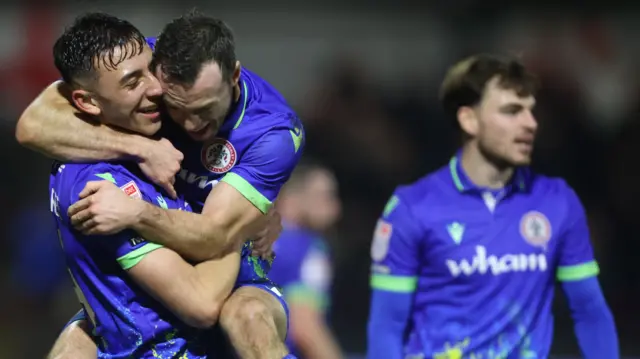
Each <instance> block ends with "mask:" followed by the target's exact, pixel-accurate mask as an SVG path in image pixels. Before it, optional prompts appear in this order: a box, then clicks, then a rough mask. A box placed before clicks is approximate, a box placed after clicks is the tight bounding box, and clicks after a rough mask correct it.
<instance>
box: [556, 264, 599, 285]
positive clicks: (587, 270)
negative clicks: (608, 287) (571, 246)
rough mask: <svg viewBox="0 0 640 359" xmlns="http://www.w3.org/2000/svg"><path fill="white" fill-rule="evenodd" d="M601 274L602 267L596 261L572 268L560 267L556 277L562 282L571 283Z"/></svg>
mask: <svg viewBox="0 0 640 359" xmlns="http://www.w3.org/2000/svg"><path fill="white" fill-rule="evenodd" d="M599 273H600V267H598V263H597V262H596V261H591V262H587V263H582V264H576V265H572V266H560V267H558V271H557V272H556V277H557V278H558V280H559V281H561V282H571V281H577V280H582V279H585V278H590V277H595V276H597V275H598V274H599Z"/></svg>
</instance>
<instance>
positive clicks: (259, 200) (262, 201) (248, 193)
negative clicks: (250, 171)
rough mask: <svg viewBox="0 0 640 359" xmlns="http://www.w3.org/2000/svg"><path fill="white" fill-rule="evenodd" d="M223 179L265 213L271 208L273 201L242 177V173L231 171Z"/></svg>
mask: <svg viewBox="0 0 640 359" xmlns="http://www.w3.org/2000/svg"><path fill="white" fill-rule="evenodd" d="M221 181H222V182H225V183H227V184H228V185H230V186H232V187H233V188H235V189H236V190H237V191H238V192H240V194H242V195H243V196H244V197H245V198H246V199H248V200H249V202H251V203H252V204H253V205H254V206H256V208H257V209H259V210H260V212H262V213H265V214H266V213H267V212H269V209H270V208H271V201H269V200H268V199H267V197H265V196H263V195H262V193H260V191H258V190H257V189H256V188H255V187H253V186H252V185H251V183H249V182H248V181H247V180H246V179H244V178H242V177H241V176H240V175H237V174H235V173H233V172H229V173H227V174H226V175H225V176H224V177H222V179H221Z"/></svg>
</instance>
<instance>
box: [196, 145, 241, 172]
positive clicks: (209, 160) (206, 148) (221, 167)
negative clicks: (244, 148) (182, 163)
mask: <svg viewBox="0 0 640 359" xmlns="http://www.w3.org/2000/svg"><path fill="white" fill-rule="evenodd" d="M237 158H238V155H237V153H236V149H235V147H233V145H232V144H231V142H229V141H227V140H226V139H224V138H215V139H213V141H211V142H207V143H205V144H204V145H203V146H202V150H201V152H200V159H201V161H202V165H203V166H204V167H205V168H206V169H207V170H209V171H210V172H213V173H225V172H227V171H229V170H230V169H231V168H232V167H233V166H234V165H235V164H236V160H237Z"/></svg>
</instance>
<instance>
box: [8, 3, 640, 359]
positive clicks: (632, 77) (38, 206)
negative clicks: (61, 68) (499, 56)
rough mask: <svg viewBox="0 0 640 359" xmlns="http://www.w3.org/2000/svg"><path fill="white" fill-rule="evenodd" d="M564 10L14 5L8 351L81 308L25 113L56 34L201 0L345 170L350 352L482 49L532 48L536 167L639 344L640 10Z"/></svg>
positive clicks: (322, 150) (341, 294) (561, 310)
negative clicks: (381, 266) (549, 179)
mask: <svg viewBox="0 0 640 359" xmlns="http://www.w3.org/2000/svg"><path fill="white" fill-rule="evenodd" d="M492 3H495V5H492ZM565 3H566V4H564V5H562V4H561V3H558V4H556V5H546V6H543V5H541V4H540V3H539V4H536V3H535V2H508V4H509V6H506V5H505V4H507V2H491V1H477V0H457V1H428V2H427V1H425V2H423V3H418V2H408V1H404V0H393V1H392V0H380V1H376V2H370V1H366V0H345V1H340V0H323V1H319V0H309V1H306V2H300V1H294V0H281V1H278V2H261V1H257V0H245V1H242V2H233V1H231V2H229V1H226V2H213V1H206V2H205V1H204V0H203V1H187V0H185V1H179V2H178V1H174V2H172V1H169V0H167V1H157V2H153V1H144V0H130V1H126V2H124V1H117V0H114V1H108V0H105V1H102V0H94V1H78V0H74V1H71V0H69V1H66V2H65V1H49V2H48V3H45V2H41V1H39V2H35V1H31V2H30V1H21V2H17V1H16V2H15V4H11V3H10V2H9V3H6V4H4V5H0V79H2V82H0V92H1V93H2V96H0V160H1V163H3V165H2V176H0V203H2V208H3V210H2V211H3V214H2V216H0V228H1V229H2V231H3V240H2V241H0V257H1V259H0V263H1V264H0V288H1V290H0V293H2V295H0V318H1V320H0V358H14V359H33V358H41V357H43V355H44V353H45V352H46V351H47V349H49V348H50V345H51V344H52V342H53V340H54V338H55V336H57V334H58V332H59V330H60V329H61V327H62V325H63V324H64V323H65V322H66V320H68V318H69V317H70V316H71V315H72V314H73V313H74V312H75V311H76V310H77V309H78V304H77V300H76V299H75V295H74V294H73V292H72V290H71V285H70V281H69V278H68V275H67V273H66V269H65V266H64V261H63V258H62V253H61V250H60V248H59V244H58V241H57V239H56V235H55V230H54V228H53V222H52V218H51V216H50V214H49V204H48V196H47V183H48V174H49V167H50V161H49V160H48V159H46V158H43V157H42V156H40V155H38V154H36V153H32V152H30V151H28V150H26V149H23V148H21V147H19V145H18V144H17V143H16V142H15V140H14V137H13V131H14V128H15V122H16V119H17V117H18V116H19V114H20V112H21V111H22V110H23V109H24V107H25V106H26V105H27V104H28V103H29V101H30V100H31V99H33V98H34V97H35V96H36V95H37V94H38V93H39V91H40V90H41V89H42V88H43V87H44V86H46V85H47V84H48V83H50V82H51V81H52V80H55V79H56V78H57V73H56V71H55V68H54V66H53V63H52V57H51V47H52V44H53V41H54V40H55V38H56V36H57V35H58V34H59V33H60V32H61V30H62V28H63V27H64V26H65V24H67V23H69V22H70V21H71V20H72V19H73V18H74V17H75V16H76V15H78V14H80V13H82V12H85V11H89V10H101V11H106V12H109V13H112V14H114V15H117V16H121V17H124V18H126V19H128V20H130V21H131V22H133V23H134V24H135V25H137V26H138V27H139V28H140V29H141V30H143V32H144V33H145V34H147V35H149V36H152V35H155V34H157V33H158V32H159V30H160V29H161V28H162V26H163V25H164V24H165V23H166V22H167V21H168V20H169V19H171V18H172V17H174V16H177V15H179V14H181V13H183V12H184V11H185V10H187V9H188V8H190V7H191V6H198V7H199V8H200V9H201V10H203V11H204V12H206V13H207V14H210V15H213V16H215V17H220V18H222V19H224V20H226V21H227V22H228V23H229V24H230V25H231V27H232V28H233V29H234V30H235V32H236V36H237V44H238V50H237V52H238V57H239V59H240V61H241V62H242V63H243V65H244V66H246V67H248V68H250V69H252V70H254V71H256V72H257V73H258V74H260V75H261V76H262V77H264V78H266V79H267V80H269V81H270V82H271V83H272V84H273V85H275V86H276V88H278V89H279V90H280V91H281V92H282V93H283V95H284V96H285V97H286V98H287V99H288V100H289V102H290V103H291V104H292V106H293V107H294V108H295V109H296V110H297V111H298V113H299V115H300V117H301V118H302V119H303V121H304V123H305V127H306V131H307V149H306V156H307V157H309V158H313V159H314V160H315V161H317V162H320V163H322V164H324V165H326V166H327V167H328V168H330V169H331V170H333V171H334V172H335V175H336V177H337V180H338V182H339V186H340V196H341V200H342V203H343V211H342V216H341V218H340V220H339V222H338V223H337V225H336V226H335V228H333V229H332V230H331V231H330V232H329V233H328V234H327V238H328V239H329V241H330V246H331V251H332V254H333V258H334V273H335V274H334V275H335V280H334V285H333V291H332V297H333V298H332V300H333V304H332V307H331V323H332V327H333V328H334V330H335V332H336V333H337V334H336V335H337V337H338V339H339V341H340V344H341V346H342V347H343V348H344V350H345V351H346V352H349V353H354V354H358V353H363V352H364V348H365V345H366V320H367V314H368V301H369V297H368V296H369V290H368V276H369V264H370V259H369V246H370V240H371V235H372V232H373V228H374V226H375V222H376V219H377V217H378V215H379V214H380V212H381V210H382V208H383V206H384V204H385V202H386V200H387V199H388V197H389V195H390V194H391V192H392V190H393V188H394V187H395V186H396V185H398V184H402V183H407V182H411V181H414V180H416V179H417V178H419V177H420V176H422V175H424V174H426V173H427V172H429V171H431V170H434V169H436V168H438V167H439V166H441V165H443V164H445V163H446V161H447V160H448V159H449V157H450V156H451V154H452V153H453V152H454V151H455V149H456V146H457V136H456V133H455V132H454V130H453V127H452V126H451V124H449V123H447V122H446V121H445V120H444V118H443V116H442V114H441V111H440V108H439V105H438V102H437V90H438V86H439V84H440V81H441V80H442V77H443V75H444V71H445V70H446V68H447V66H448V65H449V64H451V63H453V62H454V61H457V60H459V59H461V58H462V57H464V56H467V55H469V54H472V53H476V52H501V53H508V54H514V55H518V56H521V58H522V59H523V60H524V61H525V63H526V64H527V65H528V66H530V67H531V69H532V70H534V71H535V72H536V73H537V74H538V75H539V76H540V78H541V80H542V83H543V89H542V91H541V93H540V94H539V96H538V106H537V109H536V111H537V113H536V115H537V117H538V120H539V122H540V133H539V138H538V141H537V145H536V154H535V156H534V157H535V159H534V163H535V164H534V167H535V168H537V169H538V170H539V171H541V172H543V173H545V174H549V175H554V176H562V177H564V178H565V179H566V180H567V181H568V182H569V184H570V185H572V186H573V187H574V188H575V189H576V191H577V192H578V194H579V195H580V197H581V199H582V201H583V203H584V205H585V207H586V209H587V212H588V217H589V224H590V228H591V231H592V241H593V243H594V246H595V249H596V252H597V253H596V255H597V257H598V259H599V262H600V265H601V268H602V275H601V283H602V286H603V288H604V291H605V293H606V296H607V300H608V302H609V304H610V306H611V309H612V311H613V313H614V316H615V318H616V323H617V325H618V331H619V334H620V340H621V347H622V349H623V352H624V353H625V354H626V355H628V356H633V355H634V354H639V353H640V342H638V341H637V340H636V339H637V337H638V333H639V332H640V310H638V303H640V264H639V262H638V256H639V255H640V221H639V220H638V218H640V217H639V216H640V207H639V206H638V204H639V203H640V166H638V161H640V160H639V159H638V158H639V157H640V119H638V116H637V114H638V110H639V106H640V91H639V90H640V73H639V69H640V67H639V66H638V65H637V63H635V61H636V60H637V59H639V58H640V41H638V40H637V36H638V35H640V21H637V20H638V19H639V18H640V17H639V16H640V7H638V9H636V8H633V7H631V8H622V7H616V6H614V3H615V2H614V3H612V2H608V3H603V2H598V3H595V4H594V5H592V6H591V5H589V6H587V5H585V3H584V2H573V3H569V2H565ZM636 236H638V237H636ZM559 294H560V293H559ZM556 301H557V311H556V335H555V340H554V353H556V354H559V355H566V356H572V355H573V356H575V355H577V353H578V349H577V345H576V344H575V340H574V338H573V329H572V323H571V320H570V317H569V312H568V309H567V307H566V305H565V304H564V301H563V298H562V295H559V296H558V298H557V300H556ZM603 359H606V358H603Z"/></svg>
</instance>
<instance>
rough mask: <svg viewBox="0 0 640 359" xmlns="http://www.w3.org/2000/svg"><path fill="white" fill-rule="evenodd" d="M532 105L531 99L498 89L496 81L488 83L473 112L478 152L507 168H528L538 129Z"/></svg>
mask: <svg viewBox="0 0 640 359" xmlns="http://www.w3.org/2000/svg"><path fill="white" fill-rule="evenodd" d="M534 105H535V99H534V98H533V96H527V97H520V96H518V94H517V93H516V91H514V90H512V89H505V88H503V87H501V86H500V85H499V82H498V79H497V78H495V79H493V80H491V81H490V82H489V83H488V84H487V87H486V89H485V93H484V96H483V99H482V102H481V103H480V105H479V106H478V108H477V109H476V114H477V115H476V117H477V133H476V134H474V137H475V138H476V140H477V143H478V146H479V149H480V150H481V151H482V152H484V153H485V154H487V155H489V156H490V157H492V158H494V159H496V160H498V161H500V162H502V163H504V164H506V165H508V166H525V165H528V164H529V163H530V162H531V154H532V151H533V142H534V139H535V136H536V131H537V129H538V123H537V121H536V119H535V117H534V116H533V113H532V112H531V111H532V109H533V106H534Z"/></svg>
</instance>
